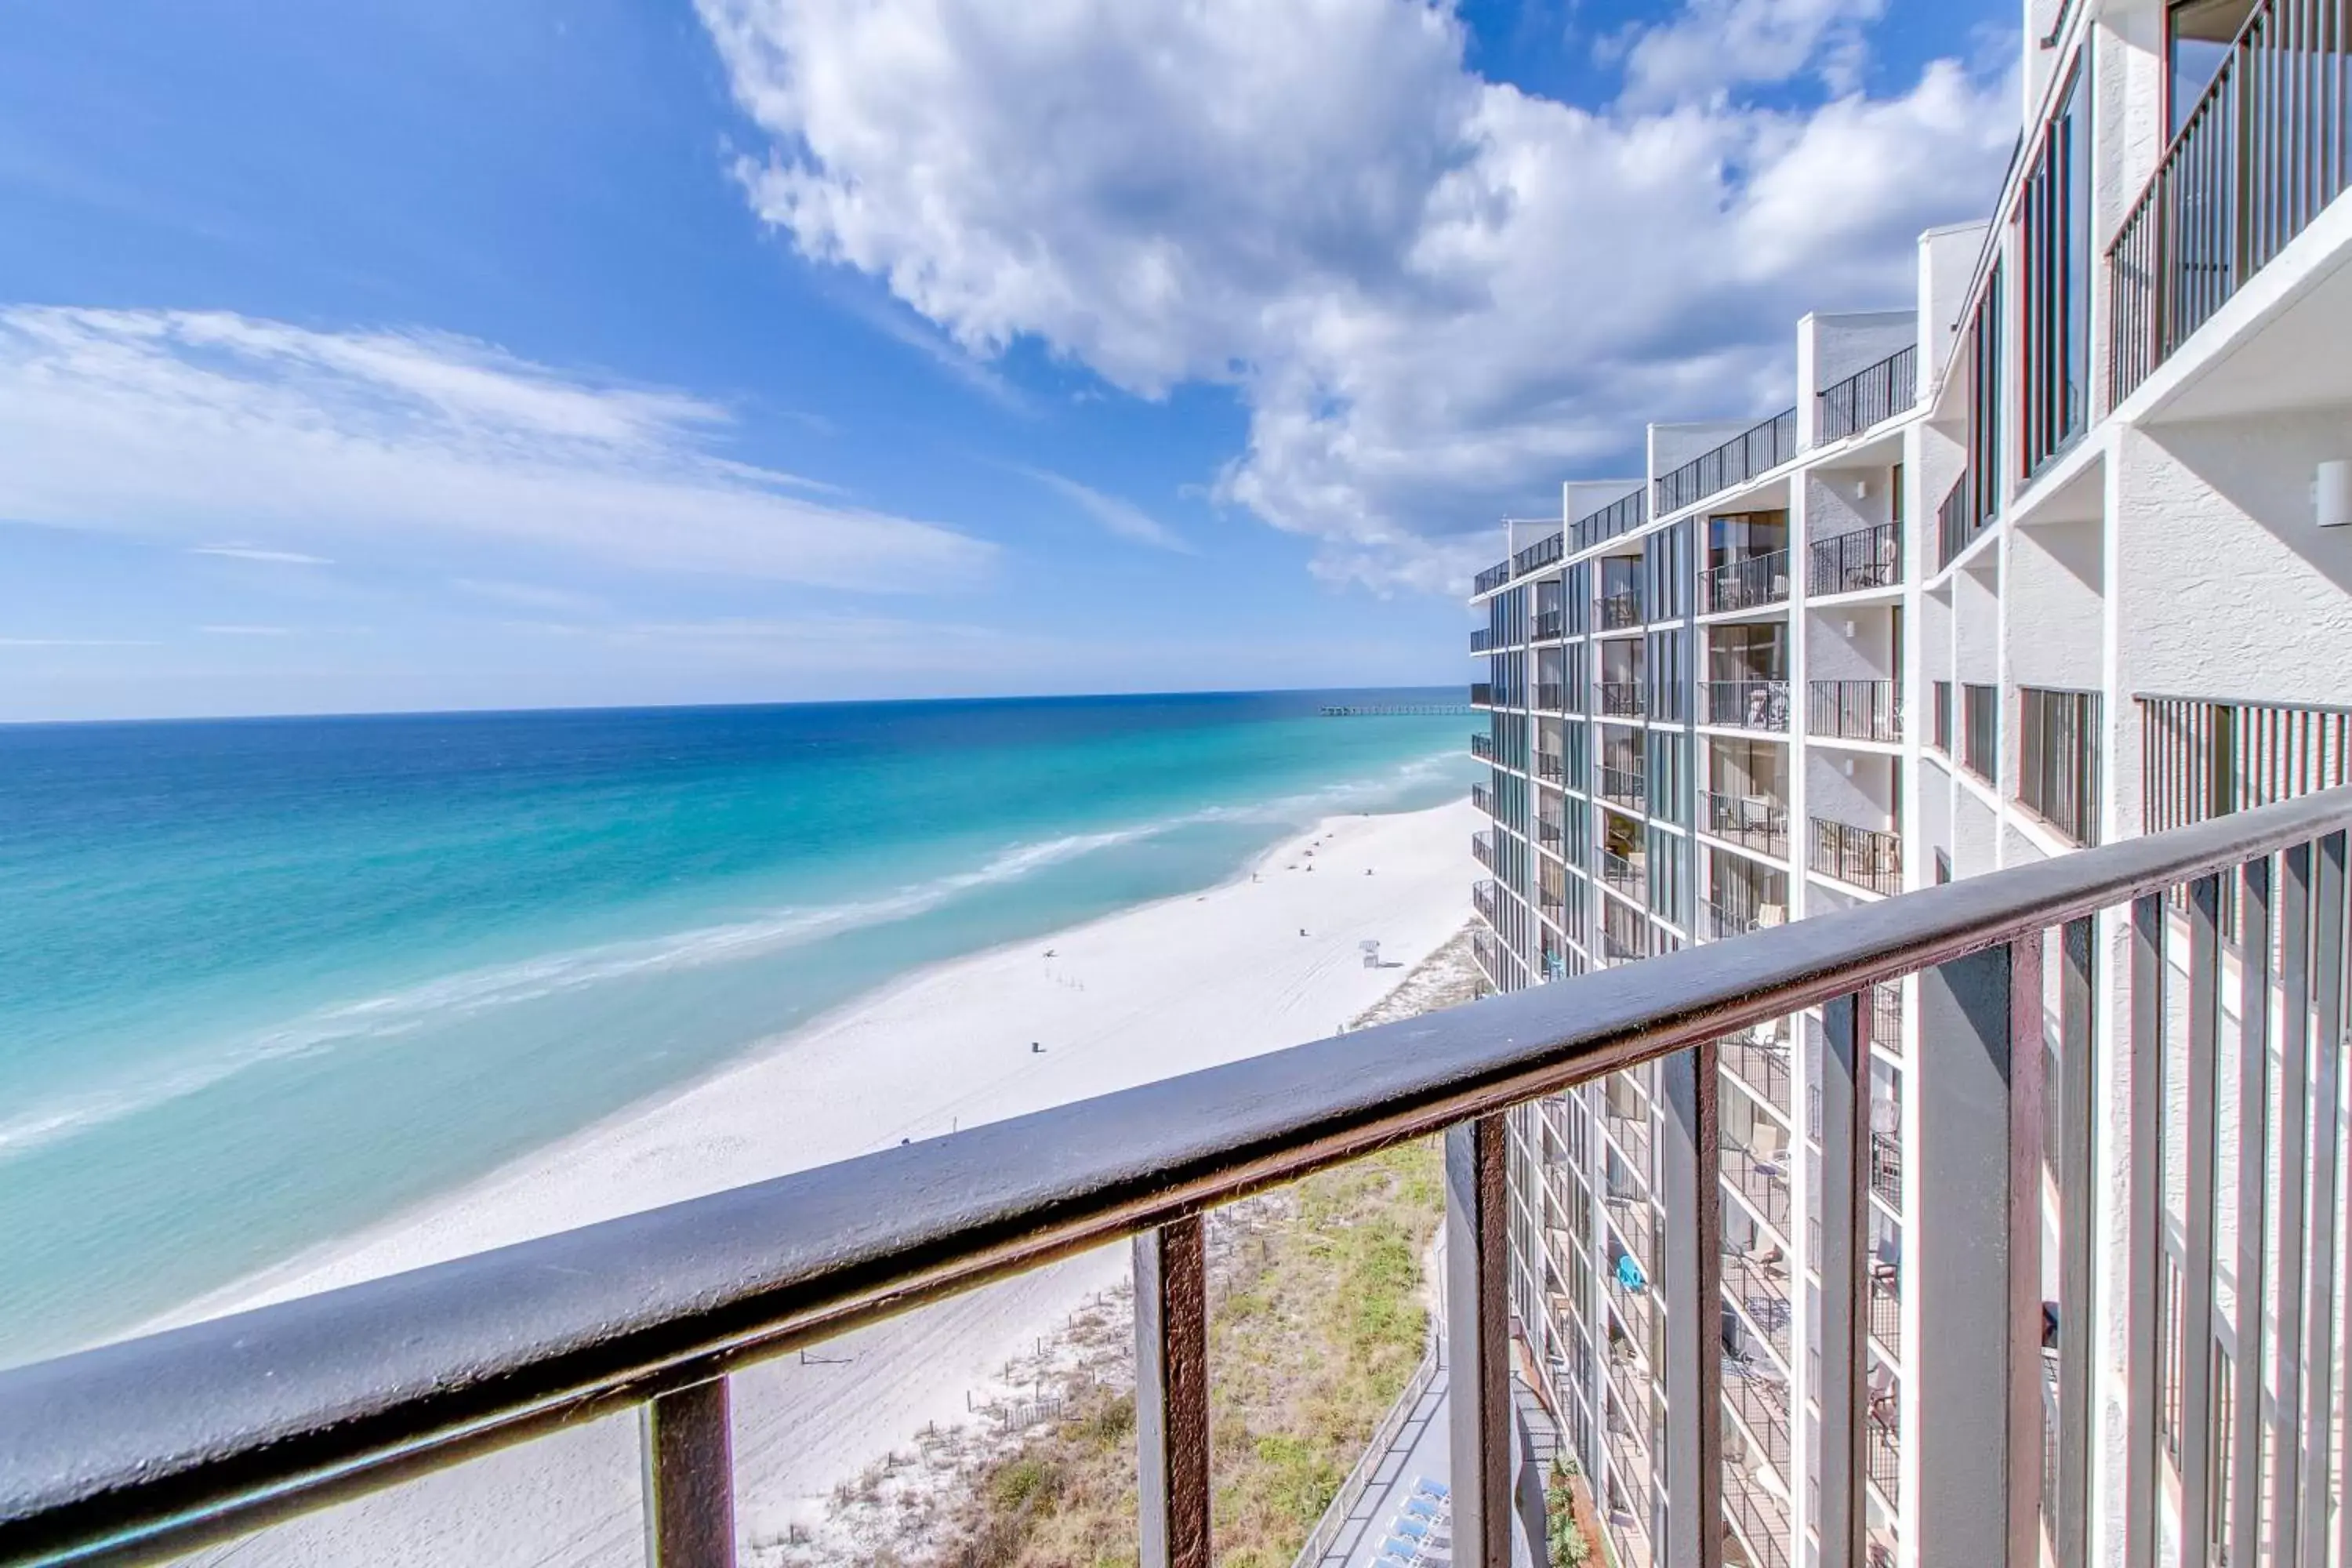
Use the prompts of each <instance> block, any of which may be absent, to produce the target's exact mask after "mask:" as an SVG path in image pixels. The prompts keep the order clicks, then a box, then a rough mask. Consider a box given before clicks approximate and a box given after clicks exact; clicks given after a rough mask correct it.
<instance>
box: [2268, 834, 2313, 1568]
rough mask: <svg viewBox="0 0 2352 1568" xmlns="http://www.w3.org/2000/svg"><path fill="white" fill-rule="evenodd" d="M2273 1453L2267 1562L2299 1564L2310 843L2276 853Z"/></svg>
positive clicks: (2289, 1566)
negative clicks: (2276, 1181)
mask: <svg viewBox="0 0 2352 1568" xmlns="http://www.w3.org/2000/svg"><path fill="white" fill-rule="evenodd" d="M2280 864H2281V866H2282V867H2283V868H2284V878H2283V879H2282V884H2281V886H2280V889H2279V981H2280V990H2281V992H2282V995H2281V998H2280V1003H2279V1030H2280V1033H2279V1193H2278V1205H2279V1232H2278V1233H2279V1251H2278V1264H2279V1283H2278V1304H2279V1305H2278V1395H2277V1397H2278V1431H2277V1434H2276V1436H2277V1439H2278V1451H2277V1454H2276V1456H2275V1457H2274V1458H2273V1460H2272V1462H2271V1533H2272V1541H2271V1560H2272V1561H2273V1563H2279V1564H2281V1568H2294V1564H2295V1563H2298V1562H2300V1561H2301V1558H2300V1555H2299V1553H2298V1551H2297V1545H2298V1542H2300V1540H2301V1538H2302V1514H2301V1512H2300V1502H2299V1500H2300V1494H2301V1489H2302V1474H2303V1448H2302V1445H2301V1444H2300V1443H2299V1442H2298V1441H2297V1438H2298V1437H2299V1436H2300V1435H2301V1434H2300V1429H2299V1428H2298V1427H2297V1426H2296V1421H2297V1420H2298V1418H2299V1415H2300V1412H2301V1410H2302V1408H2303V1286H2304V1267H2303V1263H2304V1258H2303V1250H2304V1202H2303V1200H2304V1177H2305V1168H2306V1160H2307V1154H2306V1148H2307V1140H2308V1136H2309V1127H2310V1117H2309V1110H2308V1095H2309V1091H2310V1076H2311V1068H2310V1063H2311V1015H2310V1009H2311V847H2310V846H2309V845H2307V844H2298V845H2296V846H2295V847H2293V848H2291V849H2289V850H2287V851H2286V853H2285V854H2284V855H2283V856H2282V857H2280Z"/></svg>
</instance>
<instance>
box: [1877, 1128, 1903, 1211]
mask: <svg viewBox="0 0 2352 1568" xmlns="http://www.w3.org/2000/svg"><path fill="white" fill-rule="evenodd" d="M1870 1190H1871V1191H1872V1192H1873V1193H1874V1194H1877V1195H1878V1196H1879V1198H1881V1199H1882V1200H1884V1201H1885V1205H1886V1206H1887V1207H1888V1208H1891V1209H1893V1210H1894V1211H1895V1213H1897V1214H1900V1213H1902V1212H1903V1141H1902V1140H1901V1139H1899V1138H1897V1137H1895V1135H1894V1134H1893V1133H1891V1132H1874V1133H1872V1134H1871V1135H1870Z"/></svg>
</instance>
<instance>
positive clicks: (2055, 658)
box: [2007, 521, 2106, 690]
mask: <svg viewBox="0 0 2352 1568" xmlns="http://www.w3.org/2000/svg"><path fill="white" fill-rule="evenodd" d="M2008 544H2009V562H2008V567H2007V572H2008V584H2009V586H2008V599H2009V616H2008V623H2009V624H2008V637H2009V674H2010V679H2011V680H2013V681H2015V682H2016V683H2017V684H2018V685H2020V686H2048V687H2057V688H2061V689H2080V690H2096V689H2098V688H2099V686H2100V684H2101V682H2102V680H2103V679H2104V665H2105V653H2104V641H2105V631H2106V595H2105V584H2104V579H2103V573H2102V566H2101V554H2102V552H2103V550H2104V549H2105V541H2104V540H2103V539H2102V537H2101V525H2100V524H2099V523H2098V522H2096V521H2084V522H2070V523H2063V524H2058V525H2054V526H2051V527H2046V528H2021V529H2018V530H2016V531H2013V532H2012V533H2011V535H2010V538H2009V541H2008Z"/></svg>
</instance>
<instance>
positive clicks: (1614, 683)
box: [1601, 680, 1648, 719]
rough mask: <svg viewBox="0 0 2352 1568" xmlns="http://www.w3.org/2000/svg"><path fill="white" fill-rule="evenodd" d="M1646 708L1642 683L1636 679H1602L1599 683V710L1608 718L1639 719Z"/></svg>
mask: <svg viewBox="0 0 2352 1568" xmlns="http://www.w3.org/2000/svg"><path fill="white" fill-rule="evenodd" d="M1647 710H1648V703H1647V702H1646V701H1644V700H1643V692H1642V683H1641V682H1640V681H1638V680H1604V681H1602V682H1601V715H1602V717H1604V718H1609V719H1639V718H1640V717H1641V716H1642V715H1643V713H1644V712H1645V711H1647Z"/></svg>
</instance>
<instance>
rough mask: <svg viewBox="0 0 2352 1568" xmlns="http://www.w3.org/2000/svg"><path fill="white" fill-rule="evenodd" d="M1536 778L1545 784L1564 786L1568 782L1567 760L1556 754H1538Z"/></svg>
mask: <svg viewBox="0 0 2352 1568" xmlns="http://www.w3.org/2000/svg"><path fill="white" fill-rule="evenodd" d="M1536 777H1538V778H1539V779H1541V780H1543V781H1544V783H1546V784H1566V783H1567V782H1568V759H1567V758H1565V757H1563V756H1561V755H1560V754H1559V752H1537V753H1536Z"/></svg>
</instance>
